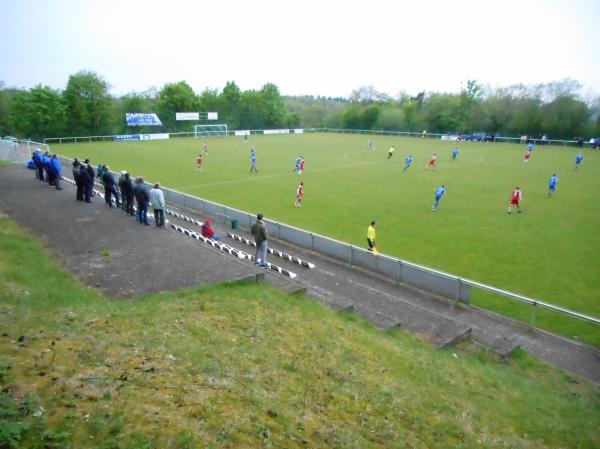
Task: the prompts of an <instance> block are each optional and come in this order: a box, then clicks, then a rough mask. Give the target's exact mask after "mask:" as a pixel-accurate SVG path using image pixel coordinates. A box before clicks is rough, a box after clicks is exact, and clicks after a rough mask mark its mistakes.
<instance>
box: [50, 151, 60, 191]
mask: <svg viewBox="0 0 600 449" xmlns="http://www.w3.org/2000/svg"><path fill="white" fill-rule="evenodd" d="M50 166H51V170H52V177H53V180H54V186H55V187H56V190H62V187H61V186H60V175H61V173H62V166H61V165H60V159H58V158H57V157H56V154H53V155H52V159H50Z"/></svg>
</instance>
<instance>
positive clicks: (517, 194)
mask: <svg viewBox="0 0 600 449" xmlns="http://www.w3.org/2000/svg"><path fill="white" fill-rule="evenodd" d="M522 200H523V192H521V189H519V188H518V187H515V190H513V192H512V196H511V197H510V204H509V205H508V213H509V214H510V213H511V212H512V208H513V206H517V212H518V213H521V201H522Z"/></svg>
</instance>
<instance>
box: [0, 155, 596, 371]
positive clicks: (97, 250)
mask: <svg viewBox="0 0 600 449" xmlns="http://www.w3.org/2000/svg"><path fill="white" fill-rule="evenodd" d="M0 208H2V210H3V211H4V212H5V213H6V214H8V215H9V216H10V217H11V218H12V219H13V220H15V221H16V222H18V223H20V224H21V225H23V226H25V227H26V228H28V229H30V230H31V231H32V232H33V233H34V234H36V235H38V236H40V237H41V238H43V239H44V240H46V241H47V242H49V243H50V245H52V246H53V247H54V248H55V250H56V251H57V253H58V254H59V256H60V258H61V261H63V262H62V263H63V264H64V265H65V266H66V268H68V269H69V270H71V271H73V272H74V273H75V274H76V275H77V276H79V277H80V278H82V279H84V280H85V281H86V282H88V283H89V284H90V285H92V286H96V287H98V288H99V289H100V290H102V291H103V292H104V293H105V294H107V295H109V296H116V297H131V296H135V295H138V294H142V293H149V292H154V291H161V290H172V289H177V288H181V287H193V286H196V285H198V284H203V283H213V282H223V281H231V280H236V279H245V278H249V277H250V278H256V277H265V278H266V279H267V280H269V281H270V282H271V283H273V284H275V285H277V286H278V287H280V288H282V289H283V290H285V291H288V292H293V291H296V290H304V291H306V293H307V294H309V295H311V296H313V297H314V298H316V299H317V300H319V301H320V302H323V303H325V304H327V305H329V306H331V307H333V308H335V309H337V310H342V309H347V310H349V309H352V310H354V311H355V312H357V313H359V314H360V315H362V316H364V317H365V318H367V319H369V320H370V321H372V322H373V323H374V324H376V325H377V326H379V327H381V328H389V327H394V326H400V327H402V328H405V329H407V330H408V331H409V332H411V333H413V334H415V335H417V336H418V337H419V338H421V339H423V340H425V341H427V342H430V343H431V344H432V345H434V346H435V347H440V348H441V347H446V346H449V345H453V344H455V343H456V342H458V341H461V340H463V339H467V338H470V339H472V340H473V341H475V342H477V343H480V344H482V345H485V346H487V347H489V348H491V349H492V350H494V351H496V352H497V353H499V354H501V355H508V354H509V353H510V352H512V351H513V350H514V349H515V348H517V347H519V346H520V347H522V348H523V349H525V350H527V351H528V352H530V353H532V354H534V355H536V356H538V357H540V358H542V359H543V360H546V361H547V362H549V363H551V364H553V365H555V366H558V367H561V368H563V369H565V370H567V371H570V372H572V373H574V374H577V375H580V376H582V377H586V378H588V379H591V380H593V381H595V382H600V351H598V350H597V349H595V348H593V347H590V346H587V345H584V344H581V343H579V342H576V341H572V340H568V339H565V338H562V337H558V336H554V335H552V334H549V333H546V332H542V331H531V330H530V329H529V328H528V326H526V325H525V324H523V323H520V322H516V321H514V320H511V319H508V318H505V317H502V316H500V315H496V314H494V313H491V312H487V311H484V310H481V309H478V308H474V307H465V306H461V305H456V304H454V303H453V302H449V301H446V300H444V299H442V298H438V297H435V296H433V295H431V294H428V293H425V292H422V291H419V290H416V289H414V288H411V287H409V286H405V285H402V284H398V283H394V282H391V281H388V280H386V279H382V278H380V277H378V276H377V275H374V274H371V273H368V272H365V271H362V270H359V269H356V268H353V267H350V266H347V265H345V264H341V263H339V262H336V261H333V260H331V259H328V258H326V257H322V256H320V255H318V254H315V253H311V252H309V251H306V250H303V249H300V248H297V247H293V246H291V245H287V244H285V243H284V242H279V241H271V242H270V245H271V247H274V248H276V249H279V250H281V251H285V252H288V253H290V254H293V255H294V256H297V257H300V258H302V259H305V260H307V261H309V262H313V263H314V264H315V265H316V268H315V269H312V270H311V269H308V268H304V267H302V266H300V265H298V264H295V263H292V262H290V261H288V260H286V259H283V258H279V257H276V256H274V255H271V256H270V257H269V261H270V262H273V263H275V264H277V265H279V266H281V267H283V268H285V269H286V270H289V271H292V272H294V273H297V274H298V277H297V278H296V279H295V280H290V279H288V278H285V277H283V276H281V275H279V274H273V273H272V272H266V271H264V270H260V269H257V268H255V267H254V265H253V264H252V263H251V262H249V261H245V260H240V259H237V258H234V257H232V256H230V255H227V254H223V253H221V252H220V251H218V250H216V249H214V248H212V247H210V246H208V245H206V244H203V243H200V242H198V241H196V240H193V239H190V238H189V237H186V236H184V235H182V234H181V233H178V232H176V231H173V230H159V229H155V228H154V226H143V225H141V224H138V223H137V222H136V221H135V220H134V219H133V218H131V217H128V216H126V215H125V214H124V213H122V212H121V211H120V210H109V209H108V207H107V206H106V204H105V203H104V202H103V201H102V200H100V199H96V203H95V204H86V203H83V202H78V201H76V200H75V191H74V188H73V186H70V185H68V184H65V190H63V191H60V192H59V191H56V190H55V189H54V188H51V187H48V186H47V185H46V184H45V183H42V182H40V181H36V180H35V179H34V175H33V172H32V171H30V170H26V169H23V168H20V167H10V168H4V167H3V168H0ZM32 211H35V213H32ZM180 212H183V213H185V214H186V215H188V216H190V217H193V218H196V219H199V220H201V221H203V220H204V218H205V217H201V216H198V215H197V214H194V213H193V212H192V211H180ZM167 218H168V219H170V220H172V222H173V223H176V224H178V225H180V226H182V227H185V228H188V229H193V230H194V231H199V227H198V226H197V225H194V224H191V223H189V222H186V221H184V220H179V219H177V218H174V217H172V216H167ZM211 218H213V220H214V219H215V217H211ZM215 224H216V230H217V232H218V233H219V234H221V238H222V241H223V242H224V243H227V244H228V245H230V246H232V247H235V248H237V249H239V250H242V251H245V252H248V253H251V254H253V253H254V251H253V250H254V248H253V247H251V246H248V245H245V244H244V243H242V242H239V241H236V240H233V239H231V238H228V237H227V231H228V229H227V227H226V224H225V223H219V222H215ZM117 230H118V232H116V231H117ZM235 232H236V233H237V234H240V235H243V236H245V237H247V238H250V236H249V235H248V234H247V233H245V232H243V231H241V232H240V231H239V230H236V231H235ZM599 331H600V330H599Z"/></svg>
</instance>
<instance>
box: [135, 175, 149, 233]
mask: <svg viewBox="0 0 600 449" xmlns="http://www.w3.org/2000/svg"><path fill="white" fill-rule="evenodd" d="M133 193H134V195H135V199H136V201H137V221H139V222H140V223H144V224H145V225H148V224H149V223H148V203H149V202H150V197H148V191H147V190H146V186H145V185H144V178H143V176H139V177H137V178H136V180H135V187H134V188H133Z"/></svg>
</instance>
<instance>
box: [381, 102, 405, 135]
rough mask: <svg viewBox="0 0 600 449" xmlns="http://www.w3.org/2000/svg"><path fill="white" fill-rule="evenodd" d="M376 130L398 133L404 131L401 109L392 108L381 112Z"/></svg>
mask: <svg viewBox="0 0 600 449" xmlns="http://www.w3.org/2000/svg"><path fill="white" fill-rule="evenodd" d="M375 128H376V129H383V130H385V131H400V130H404V129H405V122H404V112H403V111H402V108H399V107H393V108H387V109H384V110H383V111H381V114H379V118H378V119H377V124H376V125H375Z"/></svg>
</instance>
